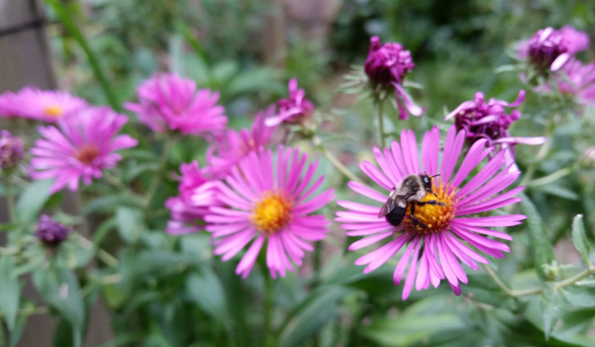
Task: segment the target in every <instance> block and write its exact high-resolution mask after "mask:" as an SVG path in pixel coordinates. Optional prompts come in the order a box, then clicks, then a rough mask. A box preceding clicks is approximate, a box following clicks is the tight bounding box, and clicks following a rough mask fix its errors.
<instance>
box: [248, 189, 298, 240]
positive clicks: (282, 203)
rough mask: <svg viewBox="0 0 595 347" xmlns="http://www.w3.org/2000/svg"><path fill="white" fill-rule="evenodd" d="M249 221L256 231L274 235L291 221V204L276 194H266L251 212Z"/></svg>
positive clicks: (282, 196)
mask: <svg viewBox="0 0 595 347" xmlns="http://www.w3.org/2000/svg"><path fill="white" fill-rule="evenodd" d="M250 220H251V221H252V224H254V226H255V227H256V229H258V230H260V231H263V232H265V233H267V234H272V233H276V232H277V231H279V230H281V229H282V228H283V227H284V226H285V225H287V223H288V222H289V221H290V220H291V202H290V201H289V200H288V199H287V198H286V197H285V196H284V195H282V194H280V193H278V192H275V191H269V192H266V193H265V194H264V195H263V197H262V199H261V200H260V201H259V202H258V203H257V204H256V207H255V208H254V209H253V210H252V216H251V217H250Z"/></svg>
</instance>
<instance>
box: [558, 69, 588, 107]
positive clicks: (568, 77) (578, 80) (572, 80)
mask: <svg viewBox="0 0 595 347" xmlns="http://www.w3.org/2000/svg"><path fill="white" fill-rule="evenodd" d="M560 72H561V75H555V76H554V78H555V79H556V81H557V84H558V90H559V91H560V92H561V93H562V94H566V95H572V96H574V97H575V100H576V103H577V104H579V105H583V106H587V105H591V106H595V63H591V64H586V65H583V64H582V63H581V62H580V61H579V60H575V59H573V60H572V61H569V62H568V63H567V64H566V65H565V66H564V68H563V69H562V70H561V71H560Z"/></svg>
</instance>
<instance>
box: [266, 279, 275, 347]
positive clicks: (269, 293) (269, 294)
mask: <svg viewBox="0 0 595 347" xmlns="http://www.w3.org/2000/svg"><path fill="white" fill-rule="evenodd" d="M263 275H264V293H265V294H264V295H265V297H264V346H265V347H273V346H274V345H275V343H274V336H273V329H272V326H271V316H272V310H273V280H272V279H271V276H270V274H268V273H267V272H264V273H263Z"/></svg>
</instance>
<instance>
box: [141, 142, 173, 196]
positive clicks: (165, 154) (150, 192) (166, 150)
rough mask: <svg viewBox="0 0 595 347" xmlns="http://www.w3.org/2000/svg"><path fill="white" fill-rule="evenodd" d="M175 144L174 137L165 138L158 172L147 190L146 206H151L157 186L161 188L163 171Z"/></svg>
mask: <svg viewBox="0 0 595 347" xmlns="http://www.w3.org/2000/svg"><path fill="white" fill-rule="evenodd" d="M173 144H174V137H173V136H168V137H167V139H166V140H165V144H164V145H163V152H161V158H160V159H159V166H158V167H157V173H156V174H155V177H154V178H153V181H152V182H151V184H150V185H149V189H148V190H147V195H146V196H145V207H149V204H150V203H151V200H153V195H155V193H156V192H157V188H159V182H161V178H162V177H161V176H163V171H164V170H165V165H166V164H167V157H168V155H169V150H170V149H171V146H172V145H173Z"/></svg>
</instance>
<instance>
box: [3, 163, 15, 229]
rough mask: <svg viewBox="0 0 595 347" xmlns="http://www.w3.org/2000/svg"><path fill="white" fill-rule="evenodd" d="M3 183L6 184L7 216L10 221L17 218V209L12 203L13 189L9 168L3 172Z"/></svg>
mask: <svg viewBox="0 0 595 347" xmlns="http://www.w3.org/2000/svg"><path fill="white" fill-rule="evenodd" d="M4 184H5V186H6V206H7V207H8V217H9V218H10V221H11V222H15V221H16V220H17V212H16V211H17V210H16V208H15V204H14V190H13V186H12V173H11V172H10V170H9V171H8V172H5V173H4Z"/></svg>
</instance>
